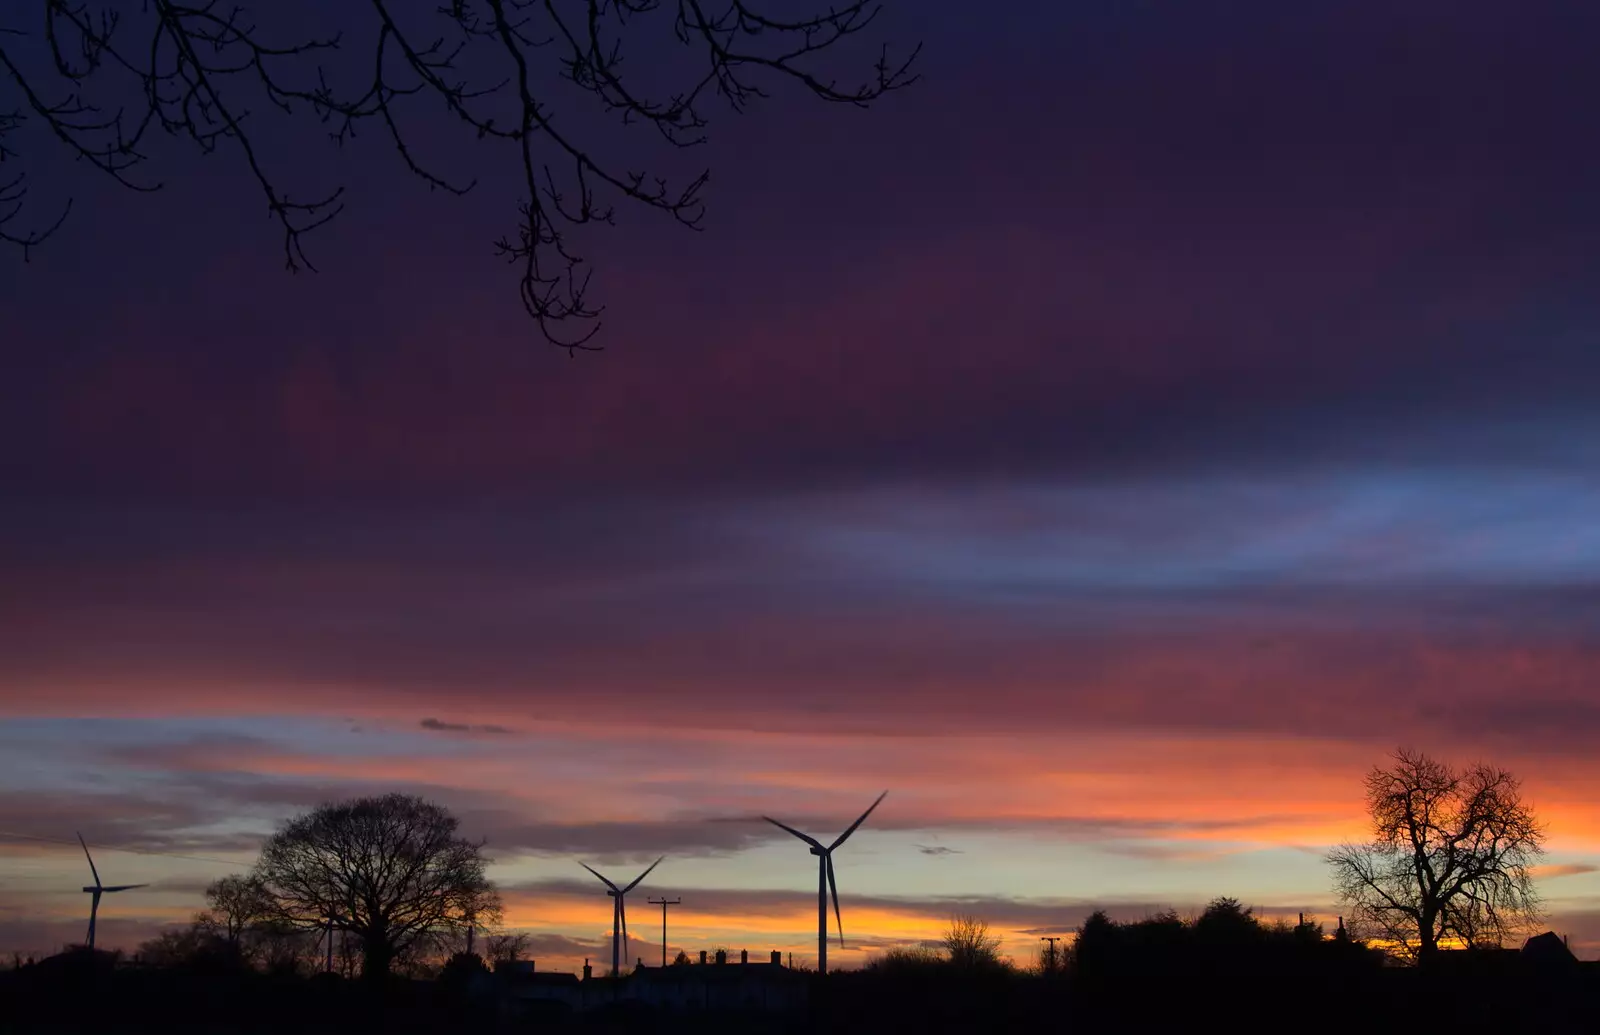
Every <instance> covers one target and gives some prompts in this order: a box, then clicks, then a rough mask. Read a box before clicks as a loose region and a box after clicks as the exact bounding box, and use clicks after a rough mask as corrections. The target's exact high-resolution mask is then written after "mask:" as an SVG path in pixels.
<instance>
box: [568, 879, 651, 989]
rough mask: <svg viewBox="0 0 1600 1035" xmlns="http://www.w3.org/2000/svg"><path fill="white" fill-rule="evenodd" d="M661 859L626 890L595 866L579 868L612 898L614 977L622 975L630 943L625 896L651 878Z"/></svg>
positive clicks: (612, 964)
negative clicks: (605, 889)
mask: <svg viewBox="0 0 1600 1035" xmlns="http://www.w3.org/2000/svg"><path fill="white" fill-rule="evenodd" d="M665 858H666V856H664V855H663V856H662V857H661V859H665ZM661 859H657V860H656V861H655V862H653V863H651V864H650V868H649V869H647V870H645V871H644V872H643V873H641V874H639V876H637V877H635V878H633V883H632V884H629V885H628V886H627V887H625V888H619V887H617V886H616V885H615V884H613V883H611V881H609V880H607V879H606V876H605V874H603V873H601V872H600V871H599V870H597V869H595V868H594V867H593V866H590V865H589V864H588V863H584V862H581V863H579V864H578V865H579V866H582V867H583V868H584V869H586V870H588V871H589V872H590V873H592V874H594V875H595V876H596V877H599V878H600V880H601V881H602V882H604V884H605V886H606V888H607V889H608V890H607V891H606V894H607V895H610V896H611V976H612V977H618V976H620V975H621V974H622V956H623V954H624V952H625V951H626V948H627V942H628V907H627V905H626V903H625V902H624V896H626V895H627V894H628V892H630V891H632V890H633V889H634V888H636V887H638V886H639V882H640V881H642V880H644V879H645V878H646V877H648V876H650V870H653V869H655V868H656V867H657V866H660V865H661Z"/></svg>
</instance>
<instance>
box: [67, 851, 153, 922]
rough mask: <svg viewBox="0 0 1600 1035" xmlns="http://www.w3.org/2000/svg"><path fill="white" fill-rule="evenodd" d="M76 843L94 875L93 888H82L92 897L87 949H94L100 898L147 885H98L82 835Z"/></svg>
mask: <svg viewBox="0 0 1600 1035" xmlns="http://www.w3.org/2000/svg"><path fill="white" fill-rule="evenodd" d="M78 843H79V844H80V845H83V857H84V858H85V859H88V860H89V872H90V873H92V874H94V886H93V887H87V888H84V889H83V891H84V894H86V895H91V896H93V897H92V898H90V899H89V948H90V949H91V950H92V949H93V948H94V922H95V920H96V919H97V918H98V917H99V915H100V896H101V895H109V894H110V893H111V892H113V891H132V890H133V889H134V888H146V887H149V885H148V884H113V885H111V886H110V887H107V886H105V885H104V884H101V883H100V871H99V870H97V869H95V868H94V856H92V855H90V854H89V846H88V845H87V844H85V843H84V840H83V835H82V834H79V835H78Z"/></svg>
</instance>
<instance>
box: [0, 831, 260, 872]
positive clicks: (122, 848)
mask: <svg viewBox="0 0 1600 1035" xmlns="http://www.w3.org/2000/svg"><path fill="white" fill-rule="evenodd" d="M0 837H15V838H19V839H21V840H24V841H44V842H46V843H48V844H55V845H77V843H78V842H77V841H75V840H74V841H68V840H66V839H65V838H60V837H40V836H39V835H38V834H19V833H17V832H15V831H11V830H0ZM90 847H91V848H98V849H100V850H101V851H102V852H132V853H134V854H135V855H157V856H161V857H162V858H164V859H189V860H192V861H194V862H207V863H216V864H218V865H219V866H239V865H241V863H240V862H239V860H237V859H213V858H210V857H208V856H204V855H181V854H179V853H177V852H158V851H155V850H154V849H151V848H133V847H130V846H127V845H91V846H90Z"/></svg>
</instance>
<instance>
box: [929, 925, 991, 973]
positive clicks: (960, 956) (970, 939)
mask: <svg viewBox="0 0 1600 1035" xmlns="http://www.w3.org/2000/svg"><path fill="white" fill-rule="evenodd" d="M941 944H942V945H943V946H944V951H945V955H946V956H947V957H948V958H949V960H950V962H951V963H953V964H955V965H956V966H958V967H972V968H977V967H994V966H999V965H1000V939H999V938H996V937H994V936H993V935H991V934H990V933H989V921H987V920H982V919H979V918H978V917H976V916H972V915H970V914H965V913H960V914H957V915H955V916H953V917H951V918H950V923H949V925H948V926H946V927H945V931H944V938H943V939H941Z"/></svg>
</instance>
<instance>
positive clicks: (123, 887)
mask: <svg viewBox="0 0 1600 1035" xmlns="http://www.w3.org/2000/svg"><path fill="white" fill-rule="evenodd" d="M149 886H150V885H148V884H113V885H111V886H110V887H108V888H101V889H100V890H101V891H105V892H112V891H132V890H133V889H134V888H148V887H149Z"/></svg>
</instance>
